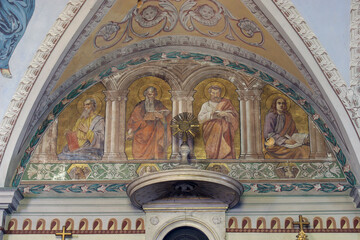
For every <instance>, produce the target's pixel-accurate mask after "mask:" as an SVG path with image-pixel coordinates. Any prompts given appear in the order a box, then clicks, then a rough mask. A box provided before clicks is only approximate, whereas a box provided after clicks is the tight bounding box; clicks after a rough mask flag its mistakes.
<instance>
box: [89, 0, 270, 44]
mask: <svg viewBox="0 0 360 240" xmlns="http://www.w3.org/2000/svg"><path fill="white" fill-rule="evenodd" d="M176 1H177V2H180V0H176ZM222 20H223V21H222ZM178 22H180V25H181V26H182V27H183V28H184V29H185V30H186V31H189V32H192V31H196V32H198V33H200V34H201V35H204V36H207V37H217V36H221V35H225V38H227V39H229V40H231V41H236V40H240V41H242V42H244V43H246V44H248V45H250V46H255V47H261V48H262V45H263V44H264V36H263V33H262V32H261V30H260V28H259V26H258V25H256V23H255V22H253V21H251V20H250V19H247V18H243V19H237V18H235V17H234V16H233V15H232V14H231V12H230V11H229V10H228V9H226V8H225V6H223V5H222V4H221V3H220V2H218V1H217V0H209V1H207V3H205V4H198V1H195V0H186V1H185V2H184V4H182V6H181V7H180V9H179V10H178V9H177V8H176V6H174V5H173V3H171V1H170V0H161V1H158V0H144V1H143V6H142V7H141V8H137V7H136V6H135V7H133V8H132V9H131V10H130V11H129V12H128V13H127V14H126V16H125V17H124V18H123V19H122V20H121V21H110V22H108V23H107V24H105V25H102V26H101V27H100V28H99V30H98V31H97V33H96V35H95V37H94V40H93V43H94V47H95V48H96V51H102V50H105V49H108V48H111V47H113V46H115V45H116V44H118V43H119V42H120V41H122V42H124V43H128V42H131V41H132V40H133V39H134V37H138V38H150V37H154V36H156V35H158V34H159V33H161V32H170V31H172V30H173V29H174V28H175V26H176V25H177V24H178ZM198 25H202V26H205V27H207V28H208V30H207V31H204V30H201V29H202V28H200V27H198ZM139 27H140V29H139ZM214 27H216V28H221V30H219V31H214V29H210V28H214Z"/></svg>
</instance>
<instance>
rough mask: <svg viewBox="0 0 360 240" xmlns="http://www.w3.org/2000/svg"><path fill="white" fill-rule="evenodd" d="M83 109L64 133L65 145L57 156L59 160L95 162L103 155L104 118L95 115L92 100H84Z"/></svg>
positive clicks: (94, 104) (94, 106) (93, 101)
mask: <svg viewBox="0 0 360 240" xmlns="http://www.w3.org/2000/svg"><path fill="white" fill-rule="evenodd" d="M83 107H84V110H83V112H82V114H81V116H80V118H79V119H78V120H77V121H76V123H75V125H74V127H73V128H72V130H71V131H68V132H66V133H65V136H66V140H67V145H66V146H65V147H64V149H63V151H62V152H61V153H60V154H59V156H58V158H59V159H60V160H95V159H101V157H102V156H103V154H104V138H105V121H104V118H103V117H102V116H100V115H97V114H96V113H95V110H96V101H95V100H94V99H92V98H89V99H86V100H85V101H84V104H83Z"/></svg>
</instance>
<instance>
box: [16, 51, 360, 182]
mask: <svg viewBox="0 0 360 240" xmlns="http://www.w3.org/2000/svg"><path fill="white" fill-rule="evenodd" d="M179 54H180V55H181V54H182V53H179ZM204 56H205V55H204ZM159 60H160V61H161V60H162V59H159ZM199 62H201V61H200V60H199ZM205 63H206V62H205ZM142 64H144V63H139V65H142ZM202 64H204V62H202ZM209 64H210V65H211V64H213V65H219V64H214V63H209ZM229 69H231V68H230V67H229ZM121 71H123V70H119V71H117V69H112V72H111V73H109V74H108V75H107V76H103V78H106V77H112V76H113V75H114V74H117V73H119V72H121ZM236 71H238V70H236ZM256 71H258V74H260V75H261V74H262V76H261V77H259V76H257V77H259V78H264V77H265V80H264V79H262V80H263V81H265V82H266V81H271V82H272V85H273V86H274V87H277V86H278V85H279V84H280V85H281V86H282V87H285V88H288V87H289V86H286V85H283V84H282V83H280V82H279V81H278V80H276V79H274V78H272V77H271V75H266V72H262V71H260V70H256ZM264 74H265V75H264ZM255 75H256V74H255V73H254V76H255ZM98 78H99V77H98ZM99 79H100V78H99ZM89 81H93V83H92V84H90V85H89V87H90V86H92V85H93V84H94V83H97V82H98V81H95V80H94V79H91V80H89ZM82 84H86V83H82ZM86 90H87V89H86V88H85V89H84V91H86ZM280 90H281V89H280ZM293 94H295V95H297V96H300V98H301V99H302V97H301V94H297V93H296V92H290V95H289V94H288V95H289V97H292V95H293ZM65 107H66V106H65ZM319 117H320V116H319ZM345 161H346V160H345ZM345 163H346V162H345ZM345 163H342V165H344V164H345ZM18 172H19V169H18ZM350 174H352V173H351V172H350ZM18 175H19V174H17V175H16V178H15V182H16V181H19V179H21V176H22V175H21V176H20V175H19V176H18ZM353 182H354V181H353ZM355 182H356V180H355ZM352 184H353V183H352ZM13 186H17V185H16V184H15V185H14V183H13Z"/></svg>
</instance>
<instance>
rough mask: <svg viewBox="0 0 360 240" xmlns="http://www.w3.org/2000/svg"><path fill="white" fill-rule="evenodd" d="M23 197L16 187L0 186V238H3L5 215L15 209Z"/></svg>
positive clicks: (0, 239)
mask: <svg viewBox="0 0 360 240" xmlns="http://www.w3.org/2000/svg"><path fill="white" fill-rule="evenodd" d="M23 198H24V196H23V195H22V193H21V192H20V190H19V189H17V188H0V240H2V239H3V235H4V229H5V218H6V216H7V215H10V214H12V213H13V212H14V211H16V209H17V207H18V206H19V204H20V201H21V199H23Z"/></svg>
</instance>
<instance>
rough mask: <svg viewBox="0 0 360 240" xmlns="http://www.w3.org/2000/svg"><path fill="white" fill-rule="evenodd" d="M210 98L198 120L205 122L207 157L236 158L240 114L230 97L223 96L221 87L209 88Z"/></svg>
mask: <svg viewBox="0 0 360 240" xmlns="http://www.w3.org/2000/svg"><path fill="white" fill-rule="evenodd" d="M208 91H209V94H210V100H209V101H208V102H206V103H204V104H203V105H202V106H201V110H200V113H199V115H198V120H199V122H200V124H203V127H202V130H203V139H204V143H205V152H206V157H207V158H209V159H226V158H231V159H234V158H236V156H235V146H234V137H235V131H236V130H237V129H238V127H239V114H238V112H237V111H236V110H235V107H234V106H233V105H232V103H231V101H230V100H229V99H225V98H222V97H221V87H219V86H216V85H213V86H210V88H209V90H208Z"/></svg>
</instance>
